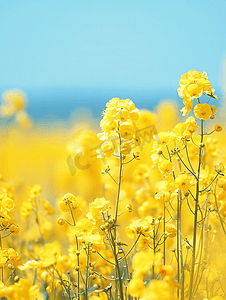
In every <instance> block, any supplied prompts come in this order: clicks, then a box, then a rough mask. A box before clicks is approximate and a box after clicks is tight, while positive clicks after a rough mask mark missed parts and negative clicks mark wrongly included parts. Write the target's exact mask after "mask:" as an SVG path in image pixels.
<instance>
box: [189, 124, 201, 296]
mask: <svg viewBox="0 0 226 300" xmlns="http://www.w3.org/2000/svg"><path fill="white" fill-rule="evenodd" d="M202 142H203V119H201V141H200V144H201V143H202ZM201 162H202V148H201V147H200V148H199V164H198V172H197V183H196V197H195V212H194V228H193V252H192V266H191V275H190V285H189V294H188V300H192V298H193V293H192V292H193V284H194V282H193V281H194V272H195V254H196V239H197V221H198V207H199V177H200V171H201Z"/></svg>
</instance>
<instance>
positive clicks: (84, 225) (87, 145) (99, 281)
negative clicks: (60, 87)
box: [0, 70, 226, 300]
mask: <svg viewBox="0 0 226 300" xmlns="http://www.w3.org/2000/svg"><path fill="white" fill-rule="evenodd" d="M175 88H176V87H175ZM178 94H179V96H180V97H181V98H182V99H183V100H182V101H183V104H184V107H183V108H182V109H181V111H179V109H178V108H177V107H176V106H175V104H172V103H163V104H161V105H159V106H158V107H157V109H156V111H155V112H151V111H148V110H142V109H138V108H137V107H136V106H135V103H133V102H132V101H131V100H130V99H122V100H121V99H119V98H113V99H111V100H110V101H108V102H107V104H106V108H103V109H104V111H103V115H102V120H101V122H100V127H99V129H97V130H94V128H95V126H94V125H93V122H94V121H93V120H90V122H87V123H84V122H83V123H76V122H75V124H74V125H72V126H71V127H70V128H69V127H68V126H67V125H66V124H63V123H58V124H57V125H56V124H52V125H50V124H48V125H46V124H44V123H43V124H42V123H38V122H37V123H34V124H32V123H33V122H32V120H31V118H30V117H29V115H28V114H27V112H26V104H27V102H26V101H27V100H26V96H25V94H23V92H22V91H19V90H10V91H6V92H5V93H4V94H3V95H2V104H1V115H2V125H1V127H0V131H1V145H0V226H1V232H0V299H18V300H20V299H21V300H22V299H24V300H35V299H38V300H39V299H40V300H44V299H46V300H47V299H50V300H60V299H77V300H83V299H90V300H126V299H129V300H132V299H134V300H135V299H141V300H176V299H181V300H185V299H188V300H191V299H197V300H199V299H200V300H204V299H208V300H220V299H226V294H225V293H226V254H225V249H226V177H225V161H226V143H225V140H224V133H223V132H224V131H223V130H222V127H221V125H222V126H223V125H224V124H222V121H219V118H218V111H217V108H216V103H217V101H219V100H217V99H218V97H217V96H216V95H215V90H214V89H213V88H212V87H211V83H210V81H209V80H208V77H207V74H206V72H202V73H201V72H198V71H196V70H191V71H189V72H188V73H186V74H184V75H182V76H181V79H180V82H179V88H178ZM182 101H181V104H182ZM180 106H181V107H182V105H180ZM181 107H180V108H181ZM219 109H220V108H219ZM182 115H183V116H182ZM179 120H182V121H181V122H179ZM223 127H224V126H223ZM96 128H97V127H96Z"/></svg>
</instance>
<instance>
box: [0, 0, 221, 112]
mask: <svg viewBox="0 0 226 300" xmlns="http://www.w3.org/2000/svg"><path fill="white" fill-rule="evenodd" d="M225 13H226V1H225V0H219V1H217V0H215V1H210V0H207V1H203V0H194V1H193V0H188V1H186V0H158V1H157V0H139V1H138V0H120V1H118V0H90V1H88V0H70V1H69V0H61V1H57V0H53V1H52V0H51V1H50V0H27V1H24V0H0V93H2V92H3V91H4V90H6V89H10V88H20V89H22V90H23V91H24V92H25V93H27V95H28V98H29V101H30V104H29V107H30V109H32V107H33V113H34V114H35V113H36V116H39V117H40V116H41V115H42V114H45V113H46V112H45V111H46V110H47V109H49V111H50V112H53V114H56V115H57V114H58V115H59V116H61V115H62V116H63V114H64V116H68V115H70V113H71V111H72V110H73V109H74V108H76V107H78V106H90V108H91V109H94V110H95V109H96V108H97V107H98V109H99V106H103V105H104V103H105V102H107V101H108V100H109V99H111V98H112V97H115V96H117V97H120V98H125V97H128V98H131V99H132V100H134V102H135V103H138V104H137V106H138V107H142V104H143V106H148V105H149V106H150V107H153V105H154V103H156V102H159V100H160V99H162V98H169V97H171V98H177V92H176V90H177V87H178V82H179V79H180V76H181V75H182V74H183V73H185V72H187V71H189V70H190V69H197V70H199V71H206V72H207V73H208V76H209V79H210V81H211V83H212V86H213V88H216V90H217V92H218V94H220V93H221V85H222V83H221V73H222V63H223V60H224V59H225V57H226V33H225V32H226V18H225ZM34 108H35V110H34ZM103 108H104V107H102V109H103ZM142 108H144V107H142Z"/></svg>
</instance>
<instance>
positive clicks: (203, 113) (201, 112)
mask: <svg viewBox="0 0 226 300" xmlns="http://www.w3.org/2000/svg"><path fill="white" fill-rule="evenodd" d="M211 114H212V110H211V107H210V105H209V104H208V103H204V104H197V105H196V106H195V107H194V115H195V116H196V118H198V119H203V120H208V119H209V118H210V116H211Z"/></svg>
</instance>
